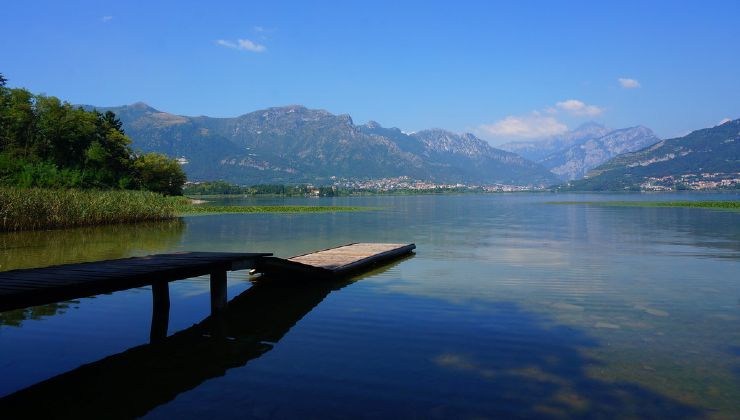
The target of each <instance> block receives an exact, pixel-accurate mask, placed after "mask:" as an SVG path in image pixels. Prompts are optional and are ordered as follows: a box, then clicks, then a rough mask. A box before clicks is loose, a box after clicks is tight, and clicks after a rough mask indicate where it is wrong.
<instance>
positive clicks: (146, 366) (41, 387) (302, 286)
mask: <svg viewBox="0 0 740 420" xmlns="http://www.w3.org/2000/svg"><path fill="white" fill-rule="evenodd" d="M410 258H413V256H408V257H406V258H404V259H403V260H406V259H410ZM403 260H399V261H396V262H394V263H392V264H390V265H387V266H384V267H383V268H380V269H378V270H375V271H373V272H371V273H367V274H365V275H363V276H361V277H355V278H353V279H350V280H338V281H312V280H309V279H298V278H268V277H264V278H259V279H258V280H257V281H255V282H254V284H253V285H252V287H250V288H249V289H247V290H246V291H245V292H243V293H241V294H240V295H239V296H237V297H235V298H234V299H233V300H231V301H230V302H229V305H228V308H227V310H226V312H225V313H224V314H222V315H220V316H209V317H208V318H206V319H205V320H203V321H202V322H200V323H198V324H195V325H193V326H192V327H190V328H188V329H185V330H183V331H180V332H178V333H175V334H173V335H172V336H170V337H167V338H165V339H163V340H161V341H158V342H156V343H153V344H147V345H142V346H138V347H134V348H131V349H129V350H127V351H125V352H122V353H119V354H116V355H113V356H109V357H106V358H104V359H101V360H99V361H96V362H93V363H90V364H87V365H83V366H81V367H79V368H77V369H74V370H72V371H69V372H66V373H63V374H61V375H58V376H56V377H53V378H51V379H49V380H46V381H43V382H40V383H38V384H35V385H33V386H31V387H28V388H26V389H23V390H20V391H18V392H16V393H14V394H11V395H9V396H7V397H5V398H2V399H0V413H3V416H8V417H9V418H21V417H22V418H38V417H41V416H44V417H47V416H48V417H52V418H100V417H101V416H105V418H132V417H140V416H143V415H144V414H146V413H147V412H149V411H150V410H152V409H154V408H155V407H157V406H159V405H161V404H164V403H166V402H168V401H171V400H173V399H174V398H175V397H176V396H177V395H178V394H180V393H182V392H185V391H188V390H191V389H193V388H195V387H197V386H198V385H199V384H201V383H203V382H204V381H206V380H208V379H210V378H214V377H218V376H223V375H224V374H225V373H226V371H227V370H229V369H232V368H236V367H240V366H244V365H245V364H246V363H247V362H249V361H250V360H253V359H256V358H258V357H260V356H261V355H262V354H264V353H265V352H267V351H269V350H270V349H272V348H273V346H274V345H275V344H277V342H278V341H280V339H281V338H282V337H283V336H284V335H285V334H286V333H287V332H288V331H289V330H290V329H291V328H292V327H293V326H294V325H295V324H296V323H297V322H298V321H300V320H301V318H303V317H304V316H305V315H306V314H308V313H309V312H311V310H312V309H313V308H314V307H316V305H318V304H319V303H321V301H323V300H324V299H325V298H326V297H327V296H328V295H329V294H330V293H331V292H332V291H336V290H340V289H342V288H343V287H345V286H347V285H349V284H351V283H353V282H355V281H358V280H360V279H361V278H363V277H366V276H369V275H375V274H378V273H380V272H382V271H385V270H388V269H389V268H391V267H392V266H394V265H396V264H398V263H400V262H401V261H403Z"/></svg>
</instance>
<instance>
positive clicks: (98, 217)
mask: <svg viewBox="0 0 740 420" xmlns="http://www.w3.org/2000/svg"><path fill="white" fill-rule="evenodd" d="M176 208H177V205H176V203H175V202H174V200H172V199H170V198H167V197H164V196H162V195H160V194H156V193H152V192H147V191H96V190H51V189H42V188H13V187H0V231H18V230H39V229H56V228H64V227H72V226H86V225H103V224H109V223H124V222H138V221H143V220H162V219H170V218H173V217H176Z"/></svg>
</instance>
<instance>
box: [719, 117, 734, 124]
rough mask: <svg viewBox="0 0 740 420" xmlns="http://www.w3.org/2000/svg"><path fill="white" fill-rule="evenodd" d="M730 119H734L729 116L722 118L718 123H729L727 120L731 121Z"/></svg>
mask: <svg viewBox="0 0 740 420" xmlns="http://www.w3.org/2000/svg"><path fill="white" fill-rule="evenodd" d="M730 121H732V120H731V119H729V118H722V120H721V121H720V122H718V123H717V125H722V124H724V123H727V122H730Z"/></svg>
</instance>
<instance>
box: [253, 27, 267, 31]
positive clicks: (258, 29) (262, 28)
mask: <svg viewBox="0 0 740 420" xmlns="http://www.w3.org/2000/svg"><path fill="white" fill-rule="evenodd" d="M252 30H253V31H255V32H265V28H264V27H262V26H255V27H253V28H252Z"/></svg>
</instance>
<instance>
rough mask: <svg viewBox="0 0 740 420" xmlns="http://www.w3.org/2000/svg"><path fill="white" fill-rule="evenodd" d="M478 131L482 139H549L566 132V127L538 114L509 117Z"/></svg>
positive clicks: (553, 118) (553, 119)
mask: <svg viewBox="0 0 740 420" xmlns="http://www.w3.org/2000/svg"><path fill="white" fill-rule="evenodd" d="M478 129H479V130H478V131H479V133H481V135H483V136H484V137H504V138H512V137H514V138H519V139H534V138H540V137H549V136H554V135H557V134H562V133H564V132H566V131H568V127H567V126H566V125H565V124H563V123H561V122H560V121H558V120H557V119H556V118H555V117H552V116H546V115H542V114H540V113H539V112H534V113H532V114H531V115H525V116H514V115H509V116H508V117H506V118H504V119H502V120H499V121H497V122H495V123H493V124H484V125H481V126H480V127H478Z"/></svg>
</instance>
